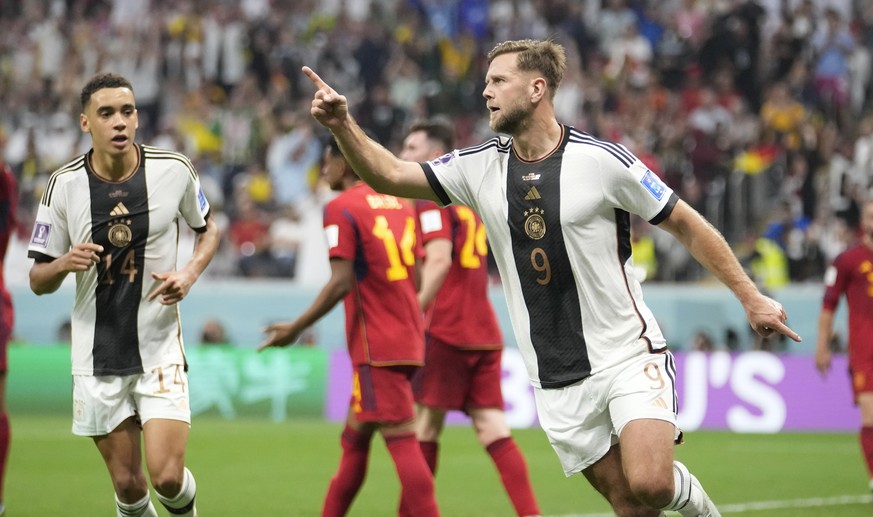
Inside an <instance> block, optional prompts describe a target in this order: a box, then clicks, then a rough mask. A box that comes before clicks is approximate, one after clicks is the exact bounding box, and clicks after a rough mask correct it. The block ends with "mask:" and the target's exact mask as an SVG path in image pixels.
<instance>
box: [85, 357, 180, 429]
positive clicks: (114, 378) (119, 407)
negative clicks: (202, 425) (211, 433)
mask: <svg viewBox="0 0 873 517" xmlns="http://www.w3.org/2000/svg"><path fill="white" fill-rule="evenodd" d="M134 415H136V416H138V417H139V420H140V422H141V423H143V424H144V423H146V422H148V421H149V420H151V419H153V418H166V419H169V420H181V421H183V422H186V423H188V424H190V423H191V407H190V404H189V401H188V374H187V373H185V368H184V367H183V366H182V365H177V364H169V365H166V366H162V367H159V368H154V369H152V370H150V371H148V372H145V373H143V374H137V375H125V376H120V375H106V376H93V375H73V434H75V435H79V436H103V435H106V434H109V433H110V432H111V431H112V430H113V429H115V428H116V427H118V425H119V424H121V422H123V421H124V420H125V419H127V418H129V417H131V416H134Z"/></svg>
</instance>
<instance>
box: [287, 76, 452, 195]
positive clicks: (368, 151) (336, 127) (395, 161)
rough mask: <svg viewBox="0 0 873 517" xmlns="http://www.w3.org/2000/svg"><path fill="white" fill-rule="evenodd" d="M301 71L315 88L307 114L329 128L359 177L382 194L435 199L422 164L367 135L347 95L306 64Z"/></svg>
mask: <svg viewBox="0 0 873 517" xmlns="http://www.w3.org/2000/svg"><path fill="white" fill-rule="evenodd" d="M303 73H304V74H306V76H307V77H309V79H310V80H311V81H312V84H314V85H315V87H316V88H317V89H316V91H315V96H314V97H313V99H312V108H311V109H310V113H312V116H313V117H314V118H315V120H317V121H318V122H319V123H320V124H321V125H323V126H324V127H326V128H327V129H329V130H330V132H331V133H333V135H334V136H335V137H336V140H337V143H339V147H340V150H341V151H342V152H343V155H344V156H345V157H346V161H348V162H349V164H350V165H351V166H352V168H353V169H354V170H355V172H356V173H357V174H358V176H360V177H361V179H362V180H364V181H366V182H367V183H368V184H369V185H370V186H371V187H373V189H375V190H376V191H378V192H382V193H384V194H392V195H395V196H400V197H405V198H416V199H430V200H432V201H438V199H437V196H436V194H435V193H434V191H433V189H432V188H431V186H430V183H428V180H427V177H426V176H425V174H424V170H422V168H421V165H419V164H418V163H416V162H408V161H403V160H400V159H399V158H397V157H396V156H394V155H393V154H392V153H391V152H390V151H388V150H387V149H385V148H384V147H382V146H381V145H379V143H378V142H375V141H374V140H372V139H371V138H369V137H368V136H367V135H366V133H364V131H363V130H362V129H361V127H360V126H359V125H358V124H357V122H355V120H354V118H352V116H351V114H350V113H349V105H348V101H347V100H346V97H345V96H344V95H340V94H339V93H337V92H336V91H335V90H334V89H333V88H331V87H330V86H328V85H327V83H325V82H324V81H323V80H322V79H321V77H319V76H318V74H316V73H315V72H314V71H313V70H312V69H311V68H309V67H308V66H304V67H303Z"/></svg>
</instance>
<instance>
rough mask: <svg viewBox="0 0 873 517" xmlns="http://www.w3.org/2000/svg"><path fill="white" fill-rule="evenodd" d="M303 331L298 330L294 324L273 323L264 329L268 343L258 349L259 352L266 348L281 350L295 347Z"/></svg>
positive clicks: (265, 342)
mask: <svg viewBox="0 0 873 517" xmlns="http://www.w3.org/2000/svg"><path fill="white" fill-rule="evenodd" d="M301 332H303V329H298V328H297V325H295V324H294V323H273V324H272V325H267V327H265V328H264V334H266V335H267V339H266V341H264V342H263V343H262V344H261V346H259V347H258V352H260V351H261V350H264V349H266V348H273V347H276V348H281V347H286V346H288V345H293V344H294V342H295V341H297V339H298V338H299V337H300V334H301Z"/></svg>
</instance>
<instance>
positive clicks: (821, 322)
mask: <svg viewBox="0 0 873 517" xmlns="http://www.w3.org/2000/svg"><path fill="white" fill-rule="evenodd" d="M833 331H834V312H833V311H831V310H828V309H822V311H821V314H819V316H818V338H817V339H816V342H815V347H816V348H817V349H818V350H827V349H828V348H829V344H830V341H831V335H832V334H833Z"/></svg>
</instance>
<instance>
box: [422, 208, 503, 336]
mask: <svg viewBox="0 0 873 517" xmlns="http://www.w3.org/2000/svg"><path fill="white" fill-rule="evenodd" d="M415 209H416V211H417V212H418V218H419V224H420V225H421V234H422V241H423V243H424V244H427V243H428V242H429V241H431V240H433V239H448V240H450V241H451V242H452V265H451V268H450V269H449V273H448V275H446V279H445V281H444V282H443V285H442V286H441V287H440V290H439V291H438V292H437V295H436V298H434V301H433V303H432V304H431V306H430V307H429V308H428V310H427V312H426V314H425V330H426V331H427V332H428V333H429V334H431V335H432V336H434V337H435V338H437V339H439V340H440V341H442V342H444V343H447V344H450V345H453V346H458V347H464V348H477V349H499V348H501V347H502V346H503V336H502V335H501V334H500V326H499V325H498V323H497V316H496V315H495V314H494V308H493V307H492V306H491V302H490V301H489V299H488V260H487V254H488V244H487V242H486V239H485V226H483V225H482V220H481V219H479V216H478V215H476V212H474V211H473V210H472V209H470V208H468V207H466V206H456V205H452V206H449V207H447V208H439V207H438V206H437V205H436V204H435V203H433V202H431V201H419V202H417V203H416V207H415ZM425 260H427V259H425Z"/></svg>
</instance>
